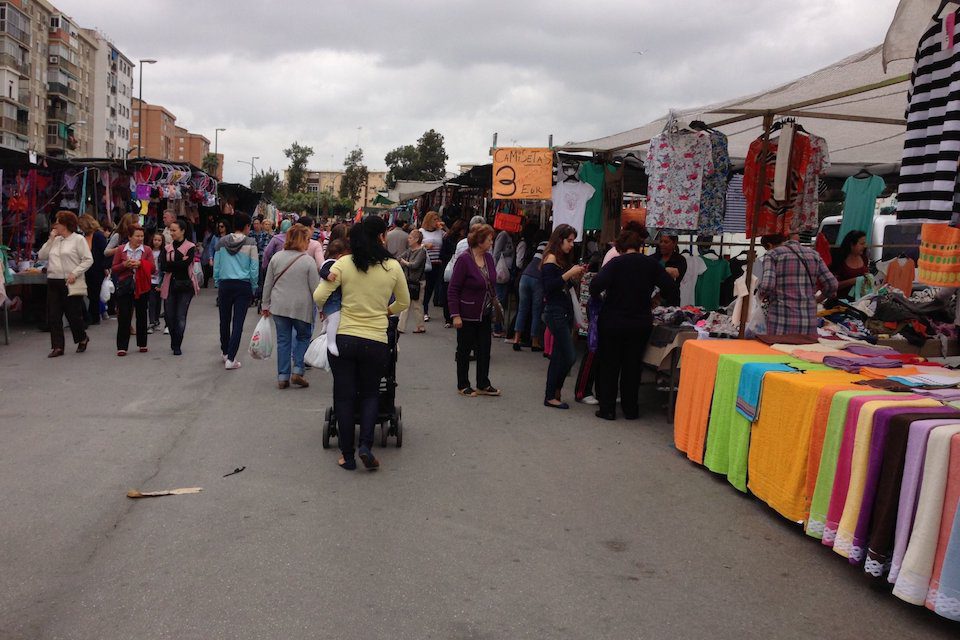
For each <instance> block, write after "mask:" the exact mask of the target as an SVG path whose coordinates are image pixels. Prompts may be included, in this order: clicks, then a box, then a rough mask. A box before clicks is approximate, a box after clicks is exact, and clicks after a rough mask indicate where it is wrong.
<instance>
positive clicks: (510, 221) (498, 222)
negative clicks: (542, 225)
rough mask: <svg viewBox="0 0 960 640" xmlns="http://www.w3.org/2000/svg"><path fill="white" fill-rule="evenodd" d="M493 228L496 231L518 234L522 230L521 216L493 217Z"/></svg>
mask: <svg viewBox="0 0 960 640" xmlns="http://www.w3.org/2000/svg"><path fill="white" fill-rule="evenodd" d="M493 228H494V229H496V230H497V231H508V232H510V233H520V231H521V230H522V229H523V216H518V215H516V214H514V213H498V214H497V215H495V216H494V217H493Z"/></svg>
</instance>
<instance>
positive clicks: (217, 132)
mask: <svg viewBox="0 0 960 640" xmlns="http://www.w3.org/2000/svg"><path fill="white" fill-rule="evenodd" d="M221 131H226V129H223V128H221V127H217V128H216V129H214V130H213V155H218V153H217V150H218V149H219V148H220V147H219V145H218V143H219V140H218V136H219V135H220V132H221Z"/></svg>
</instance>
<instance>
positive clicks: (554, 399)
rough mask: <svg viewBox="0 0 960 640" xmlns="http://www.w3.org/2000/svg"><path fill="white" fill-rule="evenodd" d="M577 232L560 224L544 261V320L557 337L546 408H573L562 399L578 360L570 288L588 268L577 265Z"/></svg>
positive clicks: (553, 234) (554, 341)
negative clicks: (575, 244)
mask: <svg viewBox="0 0 960 640" xmlns="http://www.w3.org/2000/svg"><path fill="white" fill-rule="evenodd" d="M576 239H577V230H576V229H574V228H573V227H572V226H570V225H569V224H561V225H557V228H556V229H554V230H553V233H552V234H551V235H550V241H549V242H547V248H546V250H545V251H544V252H543V259H542V260H541V262H540V273H541V276H542V280H543V303H544V304H543V318H544V320H546V322H547V327H548V328H549V329H550V333H552V334H553V353H552V354H551V355H550V366H549V367H547V387H546V391H545V392H544V397H543V406H545V407H551V408H553V409H569V408H570V405H568V404H567V403H566V402H563V401H562V400H561V399H560V390H561V389H563V381H564V380H565V379H566V377H567V374H568V373H570V367H572V366H573V363H574V362H575V361H576V359H577V354H576V352H575V351H574V347H573V325H574V317H573V299H572V298H571V297H570V287H571V286H572V285H573V283H574V282H576V281H577V280H579V279H580V278H582V277H583V274H584V273H585V272H586V267H584V266H583V265H579V264H573V243H574V241H575V240H576Z"/></svg>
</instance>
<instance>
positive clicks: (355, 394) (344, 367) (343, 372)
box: [329, 334, 390, 460]
mask: <svg viewBox="0 0 960 640" xmlns="http://www.w3.org/2000/svg"><path fill="white" fill-rule="evenodd" d="M336 340H337V348H338V349H339V350H340V355H338V356H335V355H333V354H332V353H331V354H329V357H330V368H331V369H332V370H333V381H334V384H333V410H334V412H335V413H336V416H337V430H338V431H339V435H338V436H337V441H338V442H339V444H340V451H341V452H342V453H343V457H344V459H347V460H349V459H351V458H353V454H354V444H353V440H354V434H355V420H357V419H358V418H359V420H358V421H359V423H360V446H361V447H372V446H373V436H374V430H375V428H376V423H377V413H378V411H379V404H380V400H379V398H378V393H379V390H380V379H381V378H382V377H383V374H384V373H385V371H386V369H387V363H388V362H389V359H390V347H389V346H387V343H385V342H377V341H376V340H368V339H366V338H358V337H356V336H347V335H342V334H341V335H338V336H337V337H336Z"/></svg>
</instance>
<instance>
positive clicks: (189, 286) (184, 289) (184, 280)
mask: <svg viewBox="0 0 960 640" xmlns="http://www.w3.org/2000/svg"><path fill="white" fill-rule="evenodd" d="M168 230H169V231H170V237H171V238H172V239H173V242H172V243H170V244H168V245H166V246H165V247H164V248H163V251H162V252H161V253H160V272H161V273H163V283H162V284H161V285H160V297H161V298H162V299H163V300H164V301H165V305H164V313H165V314H166V322H167V328H168V329H169V330H170V349H171V350H173V355H175V356H179V355H183V352H182V351H181V349H180V347H181V346H182V345H183V334H184V332H185V331H186V329H187V311H188V310H189V309H190V302H191V301H192V300H193V296H195V295H196V294H198V293H200V286H199V284H198V283H197V276H196V272H195V271H194V270H193V260H194V257H195V256H196V251H197V246H196V245H195V244H193V243H192V242H190V241H189V240H187V237H186V236H187V231H188V230H189V226H188V224H187V221H186V220H184V219H183V218H177V219H176V220H175V221H174V222H172V223H170V226H169V227H168Z"/></svg>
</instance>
